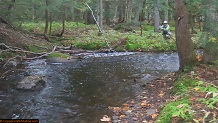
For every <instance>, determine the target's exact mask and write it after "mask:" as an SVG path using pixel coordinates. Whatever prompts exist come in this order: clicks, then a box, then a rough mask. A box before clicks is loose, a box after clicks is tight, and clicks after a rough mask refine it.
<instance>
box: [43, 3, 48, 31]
mask: <svg viewBox="0 0 218 123" xmlns="http://www.w3.org/2000/svg"><path fill="white" fill-rule="evenodd" d="M45 5H46V8H45V29H44V34H45V35H47V34H48V24H49V14H48V0H45Z"/></svg>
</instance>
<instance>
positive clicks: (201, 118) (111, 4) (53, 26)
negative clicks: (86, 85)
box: [0, 0, 218, 123]
mask: <svg viewBox="0 0 218 123" xmlns="http://www.w3.org/2000/svg"><path fill="white" fill-rule="evenodd" d="M0 9H1V11H0V61H1V65H2V70H0V73H1V74H0V75H1V76H0V79H2V78H3V79H4V75H6V74H7V73H8V71H7V70H5V69H12V68H7V66H8V65H9V64H10V63H13V62H11V61H16V60H17V61H23V60H34V59H40V58H51V57H61V58H64V59H67V60H71V59H75V58H76V59H80V60H81V59H83V58H81V57H78V56H76V55H75V54H78V53H84V52H86V53H93V52H100V53H102V52H103V53H113V52H149V53H163V52H164V53H165V52H170V53H171V52H176V53H178V58H179V69H178V72H175V73H171V74H169V75H167V76H165V77H164V79H163V78H161V79H159V80H157V81H156V82H160V83H161V84H160V85H162V86H164V87H165V86H166V87H165V88H163V87H160V85H155V84H154V85H153V84H152V83H149V84H148V85H143V86H144V87H145V88H146V89H150V88H149V87H151V88H152V87H154V88H153V89H154V90H152V89H151V90H152V91H154V92H155V89H156V90H159V89H160V88H161V89H162V88H163V89H162V90H160V92H159V91H158V92H157V94H156V93H155V94H156V95H152V96H154V97H157V98H160V99H161V100H162V101H163V102H164V104H163V105H165V106H162V107H161V108H160V106H156V107H154V108H155V109H156V110H152V113H147V115H149V116H150V118H147V119H143V118H142V117H140V116H139V115H138V114H137V113H135V114H134V116H132V115H133V114H132V112H131V113H130V109H131V111H133V110H134V111H136V112H137V111H139V112H141V113H142V114H141V115H142V116H144V114H146V113H143V112H149V111H150V109H151V107H152V106H151V105H148V104H147V103H146V101H144V102H143V101H141V100H140V99H139V100H137V99H136V100H137V101H136V102H133V103H132V102H131V101H130V102H127V103H126V104H125V105H123V107H120V108H117V107H110V110H112V112H113V113H114V114H115V116H117V117H116V118H113V117H112V119H113V120H114V122H115V121H122V122H125V121H127V122H128V120H129V119H131V117H133V119H131V120H129V121H132V120H134V121H139V122H141V121H143V122H145V123H150V122H149V120H150V121H151V123H153V121H155V122H157V123H171V122H172V123H180V122H195V123H205V122H212V123H215V122H217V115H218V114H217V109H218V88H217V79H218V71H217V69H218V68H217V65H218V62H217V61H218V53H217V50H218V40H217V39H218V1H217V0H0ZM163 22H168V24H169V26H170V31H171V32H172V35H170V37H169V38H168V39H165V38H164V34H163V33H162V30H160V26H161V25H162V24H163ZM14 64H17V63H13V65H12V66H16V65H14ZM134 81H136V79H134ZM166 83H167V84H166ZM169 83H171V84H169ZM172 83H174V85H173V84H172ZM148 86H149V87H148ZM169 88H170V89H169ZM178 95H179V96H178ZM151 100H153V98H152V99H151ZM148 101H150V97H149V96H148V100H147V102H148ZM0 103H1V101H0ZM136 103H137V104H138V105H140V106H141V107H140V109H137V108H138V107H137V106H136V105H137V104H136ZM133 104H135V105H134V106H130V105H133ZM145 107H146V108H145ZM148 107H149V108H148ZM147 109H148V110H147ZM152 109H153V108H152ZM123 112H125V113H123ZM130 114H131V116H130ZM127 116H128V118H126V117H127ZM135 117H137V118H136V119H134V118H135ZM0 118H1V116H0ZM101 120H102V121H106V122H110V121H111V118H110V117H108V116H107V115H105V116H104V117H103V118H102V119H101Z"/></svg>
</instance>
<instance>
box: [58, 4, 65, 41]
mask: <svg viewBox="0 0 218 123" xmlns="http://www.w3.org/2000/svg"><path fill="white" fill-rule="evenodd" d="M63 10H64V11H63V18H62V31H61V33H60V35H59V36H60V37H62V36H63V34H64V30H65V19H66V8H65V6H64V8H63Z"/></svg>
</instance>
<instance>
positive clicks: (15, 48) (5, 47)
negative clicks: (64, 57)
mask: <svg viewBox="0 0 218 123" xmlns="http://www.w3.org/2000/svg"><path fill="white" fill-rule="evenodd" d="M0 46H2V49H6V50H2V51H3V52H4V51H8V50H9V51H12V52H22V53H29V54H33V55H42V54H44V52H43V53H35V52H31V51H26V50H23V49H21V48H19V47H12V46H8V45H6V44H4V43H0Z"/></svg>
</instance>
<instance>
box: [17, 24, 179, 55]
mask: <svg viewBox="0 0 218 123" xmlns="http://www.w3.org/2000/svg"><path fill="white" fill-rule="evenodd" d="M21 27H22V29H23V30H25V31H29V32H37V33H40V32H41V33H42V32H43V28H44V22H39V23H33V22H26V23H23V24H22V26H21ZM61 28H62V25H61V23H60V22H53V24H52V33H57V32H58V31H60V30H61ZM143 29H144V31H143V35H142V36H141V35H140V31H139V30H136V31H135V32H119V31H115V30H113V29H105V32H104V34H103V36H98V30H97V29H96V25H85V24H83V23H78V22H66V30H65V32H66V33H65V34H64V37H63V38H64V39H65V40H61V39H54V41H53V42H56V43H59V44H65V45H69V44H73V45H74V46H76V47H78V48H83V49H86V50H98V49H101V48H104V47H107V44H106V42H109V44H110V45H112V46H114V45H116V44H117V43H118V42H120V41H121V40H126V42H125V43H124V44H123V45H122V46H118V47H117V48H116V49H115V50H119V51H149V52H152V51H157V52H162V51H176V44H175V41H174V40H167V41H165V40H163V38H162V35H161V33H155V32H154V31H153V26H150V25H146V24H145V25H144V27H143ZM55 40H57V41H55ZM66 40H67V41H66ZM63 42H65V43H63ZM66 42H67V43H68V44H66Z"/></svg>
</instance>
